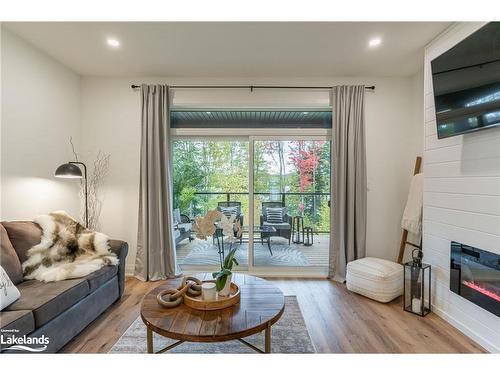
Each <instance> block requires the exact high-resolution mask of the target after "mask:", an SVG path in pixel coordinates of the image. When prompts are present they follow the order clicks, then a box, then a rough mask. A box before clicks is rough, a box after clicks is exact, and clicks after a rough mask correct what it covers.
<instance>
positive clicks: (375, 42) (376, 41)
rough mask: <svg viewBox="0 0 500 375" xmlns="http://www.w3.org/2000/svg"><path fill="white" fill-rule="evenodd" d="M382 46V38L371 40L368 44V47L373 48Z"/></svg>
mask: <svg viewBox="0 0 500 375" xmlns="http://www.w3.org/2000/svg"><path fill="white" fill-rule="evenodd" d="M380 44H382V39H380V38H373V39H370V41H369V42H368V45H369V46H370V47H371V48H374V47H378V46H380Z"/></svg>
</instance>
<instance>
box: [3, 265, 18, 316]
mask: <svg viewBox="0 0 500 375" xmlns="http://www.w3.org/2000/svg"><path fill="white" fill-rule="evenodd" d="M19 297H21V293H19V289H17V288H16V286H15V285H14V284H13V283H12V281H11V280H10V277H9V275H7V272H5V270H4V269H3V267H2V266H0V311H1V310H3V309H4V308H6V307H7V306H9V305H10V304H11V303H13V302H15V301H17V300H18V299H19Z"/></svg>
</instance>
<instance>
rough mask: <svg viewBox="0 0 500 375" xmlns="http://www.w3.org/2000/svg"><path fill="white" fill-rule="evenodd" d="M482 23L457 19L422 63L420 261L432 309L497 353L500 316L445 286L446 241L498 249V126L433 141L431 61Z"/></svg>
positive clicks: (499, 155)
mask: <svg viewBox="0 0 500 375" xmlns="http://www.w3.org/2000/svg"><path fill="white" fill-rule="evenodd" d="M483 25H484V23H458V24H455V25H453V26H452V27H451V28H449V29H448V30H447V31H445V32H444V33H443V34H442V35H440V36H439V37H438V38H436V39H435V40H434V41H432V42H431V43H430V44H429V45H428V46H427V47H426V51H425V67H424V121H425V124H424V137H425V139H424V168H423V170H424V177H425V185H424V223H423V226H424V230H423V250H424V261H425V262H427V263H430V264H432V267H433V269H432V271H433V276H434V277H433V282H432V287H433V289H434V292H433V308H434V311H435V312H436V313H437V314H439V315H441V316H442V317H443V318H444V319H446V320H448V321H449V322H450V323H451V324H453V325H454V326H455V327H457V328H458V329H460V330H461V331H462V332H464V333H465V334H467V335H468V336H469V337H471V338H472V339H474V340H475V341H476V342H478V343H479V344H480V345H482V346H483V347H484V348H485V349H487V350H489V351H492V352H500V318H499V317H496V316H495V315H493V314H491V313H489V312H488V311H486V310H484V309H482V308H480V307H479V306H477V305H475V304H473V303H472V302H469V301H467V300H465V299H464V298H462V297H460V296H458V295H456V294H455V293H453V292H451V291H450V289H449V263H450V241H452V240H453V241H458V242H461V243H464V244H467V245H471V246H475V247H478V248H481V249H484V250H488V251H491V252H494V253H497V254H500V127H497V128H495V129H489V130H484V131H480V132H476V133H472V134H466V135H462V136H456V137H452V138H447V139H442V140H438V139H437V135H436V121H435V113H434V99H433V91H432V77H431V67H430V61H431V60H432V59H434V58H435V57H437V56H439V55H440V54H442V53H443V52H445V51H446V50H448V49H450V48H451V47H453V46H454V45H455V44H457V43H458V42H460V41H461V40H463V39H464V38H465V37H467V36H468V35H470V34H471V33H473V32H474V31H476V30H477V29H478V28H480V27H481V26H483Z"/></svg>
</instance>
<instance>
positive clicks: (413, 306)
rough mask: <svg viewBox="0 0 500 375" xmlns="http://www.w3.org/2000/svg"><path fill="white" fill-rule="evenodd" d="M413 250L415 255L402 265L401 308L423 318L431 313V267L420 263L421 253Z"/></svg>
mask: <svg viewBox="0 0 500 375" xmlns="http://www.w3.org/2000/svg"><path fill="white" fill-rule="evenodd" d="M415 250H418V253H417V255H416V256H414V259H413V260H412V261H411V262H408V263H405V265H404V299H403V303H404V305H403V307H404V310H405V311H408V312H411V313H413V314H417V315H420V316H425V315H427V314H428V313H430V312H431V266H430V264H424V263H422V251H421V250H420V249H415ZM414 254H415V251H414Z"/></svg>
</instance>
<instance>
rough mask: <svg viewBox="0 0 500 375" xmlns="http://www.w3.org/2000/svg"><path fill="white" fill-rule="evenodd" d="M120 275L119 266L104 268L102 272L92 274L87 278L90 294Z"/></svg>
mask: <svg viewBox="0 0 500 375" xmlns="http://www.w3.org/2000/svg"><path fill="white" fill-rule="evenodd" d="M117 273H118V266H104V267H102V268H101V269H100V270H97V271H95V272H92V273H91V274H90V275H87V276H85V279H87V281H88V283H89V290H90V293H93V292H94V291H95V290H96V289H98V288H99V287H101V286H102V285H104V284H105V283H106V281H108V280H111V279H112V278H113V277H114V276H115V275H116V274H117Z"/></svg>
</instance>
